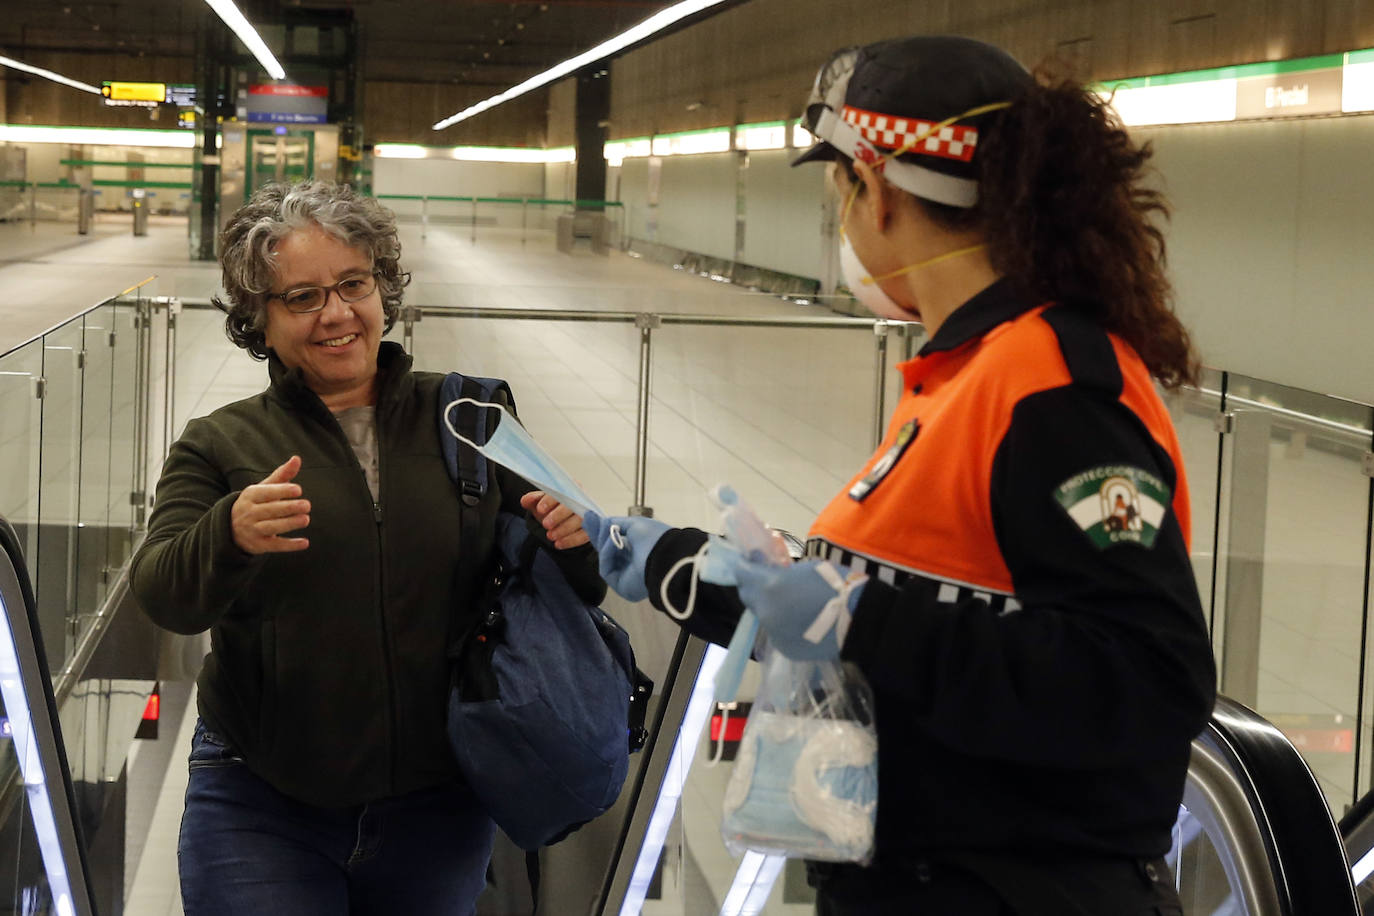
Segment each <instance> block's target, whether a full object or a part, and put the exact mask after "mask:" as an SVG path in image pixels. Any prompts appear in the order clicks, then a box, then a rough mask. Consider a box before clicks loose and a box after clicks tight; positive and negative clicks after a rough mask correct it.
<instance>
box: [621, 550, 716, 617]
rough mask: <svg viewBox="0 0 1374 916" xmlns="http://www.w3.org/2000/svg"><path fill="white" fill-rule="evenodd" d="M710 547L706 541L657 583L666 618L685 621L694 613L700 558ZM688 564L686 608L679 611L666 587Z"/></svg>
mask: <svg viewBox="0 0 1374 916" xmlns="http://www.w3.org/2000/svg"><path fill="white" fill-rule="evenodd" d="M613 536H614V535H613ZM710 546H711V542H710V541H707V542H706V543H705V544H702V545H701V549H700V550H698V551H697V552H696V553H694V554H691V555H690V556H686V557H683V558H682V559H680V560H678V561H677V562H676V563H674V564H673V565H672V566H671V567H669V568H668V574H667V575H665V576H664V577H663V581H662V582H661V583H659V587H658V598H659V602H660V603H661V604H662V605H663V610H665V611H667V612H668V616H669V617H671V618H673V619H674V620H686V619H687V618H688V617H691V616H692V614H693V612H695V611H696V606H697V583H698V582H699V581H700V579H701V577H700V575H699V574H698V570H699V569H700V568H701V565H700V560H701V559H702V557H704V556H706V551H707V549H708V548H709V547H710ZM689 563H690V564H691V565H692V574H691V575H692V578H691V579H690V580H689V582H688V584H687V607H686V608H685V609H684V610H681V611H679V610H678V609H677V608H676V607H674V606H673V602H672V601H670V600H668V585H669V583H671V582H672V581H673V576H675V575H677V573H678V570H680V569H682V567H684V566H686V565H687V564H689Z"/></svg>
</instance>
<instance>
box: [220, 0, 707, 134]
mask: <svg viewBox="0 0 1374 916" xmlns="http://www.w3.org/2000/svg"><path fill="white" fill-rule="evenodd" d="M206 2H212V0H206ZM723 2H725V0H682V2H681V3H675V4H673V5H672V6H670V7H668V8H667V9H666V10H662V11H661V12H658V13H655V14H654V15H652V16H650V17H649V18H648V19H645V20H644V21H643V22H641V23H640V24H639V25H636V26H634V27H633V28H630V29H628V30H626V31H624V32H621V33H620V34H619V35H617V36H615V37H614V38H609V39H607V40H606V41H603V42H602V43H601V44H599V45H597V46H596V47H594V48H592V49H591V50H590V51H583V52H582V53H581V54H579V55H577V56H576V57H570V58H568V59H567V60H565V61H563V63H561V64H558V65H557V66H554V67H550V68H549V69H548V70H545V71H544V72H543V73H540V74H537V75H535V76H532V77H530V78H529V79H527V80H525V81H524V82H523V83H520V84H519V85H516V86H512V87H511V88H509V89H507V90H506V91H505V92H502V93H498V94H497V95H494V96H492V97H491V98H489V99H486V100H484V101H481V102H478V103H477V104H476V105H472V106H469V107H467V108H464V109H463V110H462V111H460V112H458V113H457V114H454V115H450V116H448V117H447V118H444V120H442V121H439V122H438V123H436V124H435V125H434V129H435V130H443V129H444V128H445V127H449V126H451V125H454V124H457V123H458V122H459V121H466V120H467V119H468V118H470V117H472V116H473V115H477V114H481V113H482V112H484V111H486V110H487V109H489V108H495V107H496V106H497V105H500V104H501V103H502V102H509V101H510V100H511V99H513V98H516V97H518V96H522V95H524V94H525V93H527V92H529V91H531V90H533V89H538V88H539V87H540V86H546V85H548V84H549V83H552V82H553V81H554V80H556V79H561V78H562V77H565V76H567V75H568V74H570V73H574V72H576V71H578V70H581V69H582V68H583V67H585V66H586V65H587V64H590V63H594V62H596V61H598V60H601V59H603V58H606V57H610V56H611V55H612V54H615V53H616V52H618V51H622V50H624V49H625V48H628V47H629V46H630V45H632V44H635V43H636V42H640V41H643V40H644V39H646V38H648V37H649V36H650V35H653V34H654V33H655V32H659V31H662V30H663V29H666V28H667V27H668V26H670V25H672V24H673V23H675V22H677V21H679V20H681V19H685V18H687V17H688V16H691V15H694V14H696V13H699V12H701V11H702V10H706V9H710V8H711V7H713V6H716V5H718V4H720V3H723Z"/></svg>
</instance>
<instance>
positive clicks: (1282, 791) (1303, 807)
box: [1195, 696, 1360, 916]
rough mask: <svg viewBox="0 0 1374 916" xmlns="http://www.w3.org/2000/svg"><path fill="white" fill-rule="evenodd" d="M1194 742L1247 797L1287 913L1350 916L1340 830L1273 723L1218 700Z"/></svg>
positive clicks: (1351, 893)
mask: <svg viewBox="0 0 1374 916" xmlns="http://www.w3.org/2000/svg"><path fill="white" fill-rule="evenodd" d="M1198 743H1201V744H1202V745H1204V746H1205V747H1206V748H1209V749H1210V750H1212V751H1213V752H1215V753H1216V754H1217V755H1219V756H1220V757H1221V758H1222V759H1223V760H1224V761H1225V763H1226V764H1227V765H1228V766H1229V768H1230V770H1231V772H1232V773H1233V774H1234V775H1235V776H1236V777H1237V779H1238V781H1239V783H1240V785H1241V786H1242V788H1243V789H1244V791H1245V793H1246V795H1247V797H1248V798H1249V801H1250V806H1251V810H1252V811H1253V812H1254V816H1255V821H1256V823H1257V825H1258V826H1259V828H1260V829H1261V831H1262V832H1263V834H1264V836H1263V840H1264V844H1265V847H1266V849H1267V850H1268V852H1269V858H1270V867H1271V869H1272V872H1273V875H1274V882H1275V884H1276V885H1277V889H1278V891H1279V893H1280V895H1281V896H1283V897H1284V898H1285V903H1286V905H1287V911H1288V912H1290V913H1293V914H1295V916H1306V914H1309V913H1311V914H1316V913H1320V914H1323V916H1342V914H1350V916H1357V914H1358V913H1359V912H1360V910H1359V904H1358V902H1357V900H1356V896H1355V886H1354V883H1353V882H1352V880H1351V877H1350V868H1349V865H1348V864H1347V862H1346V856H1345V847H1344V844H1343V843H1342V841H1341V835H1340V832H1339V831H1338V830H1337V828H1336V822H1335V820H1334V819H1333V818H1332V817H1331V811H1330V809H1329V808H1328V807H1327V804H1326V799H1325V797H1324V796H1323V795H1322V791H1321V787H1320V786H1319V785H1318V784H1317V780H1316V777H1315V776H1313V775H1312V771H1311V769H1310V768H1309V767H1308V766H1307V762H1306V761H1305V760H1303V758H1302V755H1301V754H1300V753H1299V752H1298V750H1297V748H1295V747H1294V746H1293V745H1292V743H1291V742H1290V741H1289V740H1288V739H1287V738H1286V737H1285V736H1284V734H1283V733H1282V732H1281V731H1279V729H1278V728H1277V727H1275V726H1274V725H1273V724H1272V723H1270V722H1269V721H1267V720H1266V719H1264V718H1263V717H1261V716H1260V715H1258V714H1257V713H1255V712H1254V711H1252V710H1250V709H1249V708H1247V707H1245V706H1243V705H1241V704H1240V703H1237V702H1236V701H1234V700H1231V699H1229V698H1227V697H1221V696H1219V697H1217V704H1216V708H1215V709H1214V711H1213V713H1212V718H1211V721H1209V722H1208V724H1207V727H1206V728H1205V729H1204V730H1203V732H1202V734H1201V735H1199V736H1198V738H1197V739H1196V741H1195V746H1196V745H1197V744H1198Z"/></svg>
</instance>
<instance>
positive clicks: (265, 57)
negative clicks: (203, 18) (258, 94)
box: [205, 0, 286, 80]
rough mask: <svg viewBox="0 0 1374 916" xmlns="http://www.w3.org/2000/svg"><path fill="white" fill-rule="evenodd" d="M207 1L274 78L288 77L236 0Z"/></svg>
mask: <svg viewBox="0 0 1374 916" xmlns="http://www.w3.org/2000/svg"><path fill="white" fill-rule="evenodd" d="M205 2H206V3H208V4H210V9H212V10H214V11H215V13H216V15H218V16H219V18H221V19H223V20H224V24H225V25H227V26H229V28H230V29H232V30H233V32H234V34H235V35H237V36H238V38H239V41H241V42H243V44H244V47H246V48H248V50H249V51H251V52H252V53H253V56H254V57H256V58H257V59H258V63H260V64H262V68H263V69H264V70H266V71H267V73H268V75H270V76H271V77H272V79H274V80H284V79H286V71H285V70H283V69H282V65H281V64H279V63H277V59H276V58H275V57H273V56H272V52H271V51H269V50H268V48H267V43H266V42H264V41H263V40H262V36H261V35H259V34H258V30H257V29H255V28H253V26H252V24H251V23H250V22H249V21H248V20H247V19H245V18H244V15H243V13H240V12H239V8H238V7H237V6H235V5H234V0H205Z"/></svg>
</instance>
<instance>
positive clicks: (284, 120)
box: [238, 83, 329, 124]
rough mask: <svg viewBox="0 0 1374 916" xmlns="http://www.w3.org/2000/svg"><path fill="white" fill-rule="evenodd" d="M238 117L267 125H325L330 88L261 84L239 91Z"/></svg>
mask: <svg viewBox="0 0 1374 916" xmlns="http://www.w3.org/2000/svg"><path fill="white" fill-rule="evenodd" d="M238 107H239V117H240V118H242V119H243V120H245V121H257V122H260V123H261V122H266V123H268V124H324V123H325V122H326V121H327V120H328V114H327V112H328V110H329V87H328V86H296V85H293V84H289V83H261V84H256V85H253V86H249V87H248V90H247V91H246V92H245V91H243V90H239V99H238Z"/></svg>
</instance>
